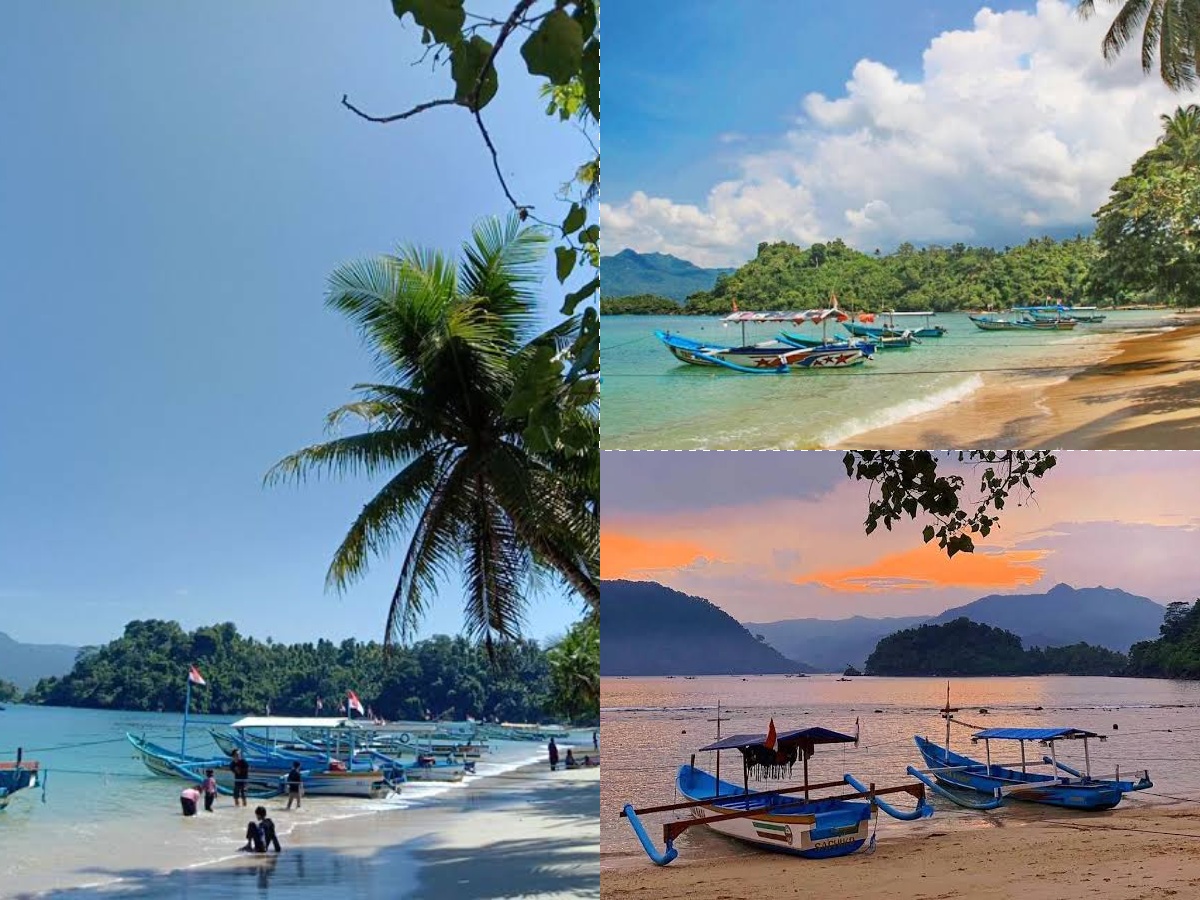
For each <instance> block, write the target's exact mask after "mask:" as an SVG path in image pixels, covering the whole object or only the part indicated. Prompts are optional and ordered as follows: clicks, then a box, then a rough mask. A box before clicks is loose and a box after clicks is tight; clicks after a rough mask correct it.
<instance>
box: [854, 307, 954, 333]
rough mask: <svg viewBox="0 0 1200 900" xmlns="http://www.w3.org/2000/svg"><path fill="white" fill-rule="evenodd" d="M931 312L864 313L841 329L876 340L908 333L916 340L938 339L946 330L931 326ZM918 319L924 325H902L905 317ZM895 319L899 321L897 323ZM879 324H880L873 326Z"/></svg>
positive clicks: (933, 314) (932, 313)
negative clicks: (912, 326) (922, 320)
mask: <svg viewBox="0 0 1200 900" xmlns="http://www.w3.org/2000/svg"><path fill="white" fill-rule="evenodd" d="M936 315H937V313H935V312H934V311H933V310H927V311H926V312H894V311H893V312H884V313H865V314H862V315H859V317H858V321H857V322H845V323H843V325H842V327H843V328H845V329H846V330H847V331H849V332H850V333H851V334H853V335H855V336H856V337H865V338H878V337H889V336H892V337H894V336H899V335H902V334H904V333H906V332H907V333H909V334H911V335H912V336H913V337H916V338H940V337H942V336H943V335H945V333H946V331H947V329H946V328H945V327H943V326H941V325H934V324H933V321H932V320H933V317H934V316H936ZM914 316H917V317H920V318H923V319H924V320H925V324H924V325H920V326H918V327H916V328H910V327H908V326H907V325H905V324H904V321H903V320H904V319H905V318H906V317H908V318H911V317H914ZM896 319H900V320H901V321H900V322H897V321H896ZM876 322H879V323H881V324H874V323H876Z"/></svg>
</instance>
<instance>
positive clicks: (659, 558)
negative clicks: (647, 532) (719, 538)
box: [600, 529, 715, 579]
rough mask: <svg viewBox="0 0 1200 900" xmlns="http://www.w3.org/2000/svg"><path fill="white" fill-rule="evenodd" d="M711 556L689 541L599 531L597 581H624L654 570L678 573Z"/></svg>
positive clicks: (705, 550)
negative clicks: (598, 576) (670, 570)
mask: <svg viewBox="0 0 1200 900" xmlns="http://www.w3.org/2000/svg"><path fill="white" fill-rule="evenodd" d="M714 556H715V554H713V553H712V552H711V551H710V550H708V549H707V548H706V547H702V546H701V545H699V544H693V543H691V542H689V541H674V540H655V539H653V538H641V537H637V536H635V535H632V534H617V533H615V532H612V531H604V530H603V529H602V530H601V531H600V577H601V578H604V579H609V578H625V577H628V576H631V575H637V574H641V573H645V572H650V571H654V570H656V569H679V568H682V567H684V566H687V565H691V564H692V563H694V562H696V561H697V560H701V559H712V558H714Z"/></svg>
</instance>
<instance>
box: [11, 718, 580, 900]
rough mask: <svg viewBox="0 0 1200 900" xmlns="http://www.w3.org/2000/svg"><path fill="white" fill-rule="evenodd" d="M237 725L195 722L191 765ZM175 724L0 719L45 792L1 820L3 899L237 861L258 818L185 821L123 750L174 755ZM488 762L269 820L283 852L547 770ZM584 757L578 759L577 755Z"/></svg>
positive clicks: (509, 747)
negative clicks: (312, 831)
mask: <svg viewBox="0 0 1200 900" xmlns="http://www.w3.org/2000/svg"><path fill="white" fill-rule="evenodd" d="M231 721H233V719H232V718H228V717H214V716H192V717H191V719H190V725H189V728H188V739H187V752H188V754H189V755H196V756H213V757H219V756H221V755H222V754H221V753H220V751H219V749H218V748H217V747H216V745H215V744H214V743H213V742H212V739H211V737H210V736H209V733H208V729H210V728H216V727H220V726H222V725H226V724H228V723H229V722H231ZM180 725H181V716H180V715H179V714H178V713H135V712H120V711H107V710H85V709H70V708H58V707H36V706H20V705H15V706H13V705H10V706H9V707H8V708H7V709H6V710H4V711H2V712H0V759H3V760H9V761H11V760H13V759H15V757H16V751H17V748H18V747H21V748H22V749H23V752H24V757H25V759H26V760H37V761H38V762H39V763H40V765H41V769H42V773H43V774H42V782H43V787H41V788H37V789H33V788H31V789H26V790H23V791H20V792H18V793H17V794H15V795H14V796H13V798H12V802H11V803H10V804H9V806H8V808H7V809H6V810H4V811H2V812H0V847H3V853H0V897H10V896H14V895H20V894H22V893H31V894H33V893H37V892H44V891H49V890H51V889H55V888H65V887H76V886H85V885H89V886H94V887H97V888H98V887H100V886H105V885H108V886H113V885H114V884H115V885H117V886H119V883H120V881H121V880H123V879H127V878H130V877H134V876H140V877H144V875H145V873H146V872H147V871H149V872H153V871H157V870H169V869H179V868H187V867H192V866H200V865H204V864H206V863H211V862H215V861H217V860H221V859H226V858H229V857H230V856H234V855H236V854H237V848H238V847H239V846H241V844H242V843H244V836H245V830H246V823H247V822H248V821H249V820H250V818H251V816H252V812H253V808H254V806H256V805H258V803H259V802H261V801H254V800H251V801H250V805H249V808H248V809H242V808H238V809H235V808H234V807H233V804H232V800H231V799H230V798H229V797H225V796H218V797H217V801H216V811H215V812H214V813H211V814H206V813H205V812H204V811H203V809H202V810H201V811H200V812H198V813H197V815H196V816H195V817H193V818H189V819H185V818H184V817H183V816H182V815H181V814H180V806H179V792H180V791H181V790H182V789H183V787H184V786H185V784H184V782H183V781H180V780H176V779H171V778H161V777H157V776H154V775H152V774H151V773H150V772H149V771H148V770H147V769H146V767H145V765H144V764H143V763H142V761H141V758H140V757H139V756H138V755H137V754H136V753H135V751H134V750H133V747H132V745H130V743H129V742H128V740H127V739H126V734H127V733H132V734H136V735H138V736H139V737H145V738H146V739H147V740H149V741H151V742H152V743H156V744H160V745H162V746H164V747H167V748H172V749H177V748H178V747H179V740H180ZM591 735H592V732H591V731H590V730H588V731H587V732H580V733H576V734H573V735H569V736H568V737H567V738H566V739H564V740H560V741H559V743H560V744H562V745H564V746H568V745H571V744H574V745H575V746H577V747H579V748H581V750H582V752H583V753H586V752H587V750H588V749H590V748H591V745H592V738H591ZM489 746H490V748H491V749H490V752H487V753H485V754H484V755H483V757H482V759H480V760H479V761H478V762H477V764H476V773H477V774H476V775H475V776H468V777H467V778H466V779H464V780H463V781H462V782H459V783H454V784H447V783H431V784H423V783H416V782H410V783H407V784H405V785H404V786H403V788H402V790H401V793H400V794H399V795H393V796H391V797H389V798H387V799H376V800H371V799H367V798H354V797H307V798H305V799H304V807H303V812H302V813H285V812H283V811H277V810H276V809H275V807H277V806H278V805H279V801H278V800H272V801H268V802H267V803H266V804H265V805H267V806H268V807H269V808H270V810H271V811H270V815H271V817H272V818H273V820H274V821H275V824H276V826H277V827H278V829H279V832H280V835H281V837H282V838H283V841H284V843H285V844H286V842H287V835H288V833H289V832H290V830H291V829H292V828H293V827H295V826H296V825H297V824H300V823H303V824H305V825H307V824H311V823H319V822H324V821H329V820H333V819H339V818H344V817H347V816H358V815H363V814H366V813H375V812H379V811H391V812H395V813H396V814H397V815H402V814H403V811H405V810H410V809H414V808H418V807H422V806H429V805H438V804H444V803H447V802H449V801H450V800H452V798H453V796H454V793H455V792H457V791H461V790H463V789H464V787H466V785H468V784H470V783H472V782H473V781H476V780H478V779H481V778H487V777H489V776H495V775H500V774H503V773H505V772H508V771H511V770H513V769H516V768H518V767H519V766H522V765H526V764H528V763H531V762H535V761H540V760H544V759H545V758H546V748H545V746H544V745H543V744H542V743H540V742H537V743H535V742H524V741H490V742H489ZM581 756H582V754H581Z"/></svg>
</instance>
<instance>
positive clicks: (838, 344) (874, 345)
mask: <svg viewBox="0 0 1200 900" xmlns="http://www.w3.org/2000/svg"><path fill="white" fill-rule="evenodd" d="M776 337H777V340H779V341H782V342H783V343H785V344H788V345H789V346H792V347H796V348H798V349H801V350H815V349H818V348H825V349H829V350H860V351H861V352H862V354H863V356H866V357H867V358H870V357H871V356H872V355H874V353H875V351H876V350H877V349H879V348H880V347H881V346H882V345H883V343H884V342H888V341H895V340H897V339H896V338H882V339H880V340H879V341H860V340H845V341H844V340H837V339H836V338H835V339H834V340H828V339H826V338H821V337H816V336H815V335H814V336H813V337H809V336H808V335H803V334H796V333H795V332H792V331H781V332H779V334H778V335H777V336H776Z"/></svg>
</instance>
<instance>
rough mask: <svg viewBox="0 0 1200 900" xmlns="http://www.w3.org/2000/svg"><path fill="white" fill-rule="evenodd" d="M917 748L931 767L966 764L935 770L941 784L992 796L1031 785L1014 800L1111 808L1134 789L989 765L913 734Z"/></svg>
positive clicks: (1014, 797)
mask: <svg viewBox="0 0 1200 900" xmlns="http://www.w3.org/2000/svg"><path fill="white" fill-rule="evenodd" d="M913 740H914V741H915V742H916V745H917V749H918V750H919V751H920V752H921V756H922V757H923V758H924V760H925V764H926V766H927V767H928V768H930V769H936V768H938V767H945V766H966V767H967V768H963V769H955V770H954V771H952V772H934V773H933V776H934V777H935V778H936V779H937V780H938V781H939V782H940V783H941V784H943V785H946V786H947V787H951V788H956V789H958V790H964V791H975V792H977V793H980V794H987V795H989V796H992V795H994V794H995V792H996V789H997V788H1011V787H1013V786H1014V785H1030V787H1029V788H1028V789H1024V788H1023V789H1022V790H1020V791H1019V792H1016V793H1013V794H1012V795H1011V798H1012V799H1014V800H1024V801H1026V802H1029V803H1043V804H1046V805H1048V806H1061V807H1064V808H1066V809H1082V810H1101V809H1112V808H1113V807H1114V806H1116V805H1117V804H1118V803H1120V802H1121V795H1122V794H1123V793H1125V792H1126V791H1127V790H1133V786H1132V785H1127V784H1126V783H1125V782H1117V781H1086V780H1085V781H1079V780H1076V779H1067V778H1062V777H1059V776H1057V775H1043V774H1041V773H1034V772H1022V771H1020V770H1019V769H1009V768H1005V767H1003V766H996V765H993V766H991V767H988V766H987V765H986V764H985V763H982V762H980V761H979V760H976V759H972V758H971V757H969V756H963V755H961V754H958V753H954V752H952V751H948V750H946V749H945V748H944V747H941V746H939V745H938V744H935V743H933V742H932V741H930V740H928V739H926V738H923V737H914V738H913Z"/></svg>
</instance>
